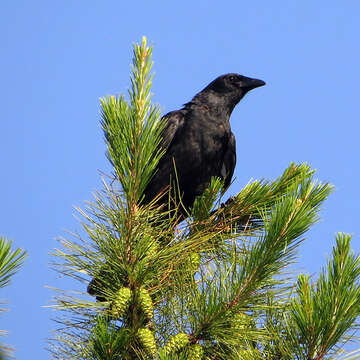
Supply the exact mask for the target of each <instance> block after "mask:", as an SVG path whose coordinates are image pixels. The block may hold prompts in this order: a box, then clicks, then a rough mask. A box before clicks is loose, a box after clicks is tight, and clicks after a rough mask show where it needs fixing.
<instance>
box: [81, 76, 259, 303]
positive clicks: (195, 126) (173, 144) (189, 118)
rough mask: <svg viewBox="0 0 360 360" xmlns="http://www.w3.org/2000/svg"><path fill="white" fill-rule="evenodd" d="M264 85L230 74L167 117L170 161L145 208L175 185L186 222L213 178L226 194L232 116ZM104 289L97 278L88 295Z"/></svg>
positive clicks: (164, 200) (164, 162)
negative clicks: (241, 102)
mask: <svg viewBox="0 0 360 360" xmlns="http://www.w3.org/2000/svg"><path fill="white" fill-rule="evenodd" d="M263 85H265V82H264V81H262V80H258V79H252V78H249V77H245V76H242V75H239V74H234V73H231V74H225V75H222V76H219V77H218V78H216V79H215V80H214V81H212V82H211V83H210V84H209V85H208V86H206V87H205V88H204V89H203V90H202V91H200V92H199V93H198V94H196V95H195V96H194V97H193V99H192V100H191V101H190V102H188V103H186V104H184V106H183V108H182V109H180V110H176V111H172V112H169V113H168V114H166V115H165V116H164V117H163V118H162V119H161V121H165V124H164V131H163V134H162V141H161V143H160V147H161V149H163V150H164V155H163V156H162V157H161V159H160V161H159V163H158V165H157V170H156V171H155V173H154V175H153V177H152V178H151V180H150V181H149V183H148V185H147V186H146V188H145V190H144V193H143V196H142V199H141V204H142V205H146V204H149V203H150V202H151V201H154V199H156V198H157V197H158V195H159V194H161V193H162V192H164V191H166V189H168V187H169V185H171V186H172V187H173V188H176V189H177V193H178V194H179V195H180V196H181V202H180V204H181V206H180V209H179V211H180V220H181V219H185V218H186V217H188V214H189V211H191V208H192V206H193V204H194V201H195V198H196V197H197V196H199V195H201V194H202V193H203V192H204V191H205V189H206V187H207V186H208V184H209V183H210V181H211V178H212V177H218V178H220V179H222V180H223V184H224V190H226V189H227V188H228V187H229V185H230V183H231V179H232V176H233V173H234V169H235V164H236V148H235V136H234V134H233V133H232V132H231V128H230V115H231V113H232V111H233V110H234V108H235V106H236V105H237V104H238V102H239V101H240V100H241V99H242V98H243V97H244V96H245V94H246V93H247V92H249V91H250V90H252V89H255V88H257V87H259V86H263ZM168 203H169V199H168V197H167V196H162V197H160V198H159V199H158V200H156V201H155V204H156V206H159V207H160V206H164V207H166V206H167V205H168ZM165 210H166V209H165ZM170 210H171V209H170ZM100 277H101V276H100ZM99 286H100V284H99V280H98V278H94V279H93V280H92V281H91V282H90V283H89V286H88V289H87V290H88V293H89V294H90V295H95V296H96V288H98V287H99ZM97 300H98V301H105V298H104V297H102V296H97Z"/></svg>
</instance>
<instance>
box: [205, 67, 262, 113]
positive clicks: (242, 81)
mask: <svg viewBox="0 0 360 360" xmlns="http://www.w3.org/2000/svg"><path fill="white" fill-rule="evenodd" d="M264 85H265V82H264V81H262V80H259V79H252V78H249V77H246V76H243V75H239V74H235V73H231V74H225V75H221V76H219V77H218V78H216V79H215V80H214V81H212V82H211V83H210V84H209V85H208V86H206V87H205V88H204V89H203V90H202V91H201V92H200V93H199V95H200V94H204V95H205V94H207V95H208V97H209V98H210V99H211V101H216V99H217V100H219V101H220V102H221V101H222V100H223V101H226V103H227V104H228V105H229V106H230V108H231V110H230V111H232V109H233V108H234V107H235V105H236V104H237V103H238V102H239V101H240V100H241V99H242V98H243V97H244V95H245V94H246V93H247V92H249V91H250V90H252V89H255V88H257V87H260V86H264Z"/></svg>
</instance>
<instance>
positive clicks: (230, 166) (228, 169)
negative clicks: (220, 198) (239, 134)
mask: <svg viewBox="0 0 360 360" xmlns="http://www.w3.org/2000/svg"><path fill="white" fill-rule="evenodd" d="M235 165H236V143H235V136H234V134H233V133H231V135H230V138H229V143H228V146H227V149H226V152H225V154H224V162H223V166H222V170H221V175H222V176H223V178H224V190H226V189H227V188H228V187H229V186H230V184H231V179H232V176H233V174H234V170H235Z"/></svg>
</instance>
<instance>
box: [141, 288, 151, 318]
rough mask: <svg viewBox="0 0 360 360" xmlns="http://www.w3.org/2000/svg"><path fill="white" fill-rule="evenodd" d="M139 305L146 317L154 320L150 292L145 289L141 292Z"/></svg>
mask: <svg viewBox="0 0 360 360" xmlns="http://www.w3.org/2000/svg"><path fill="white" fill-rule="evenodd" d="M139 303H140V306H141V309H142V311H143V312H144V314H145V315H146V317H147V318H148V319H152V317H153V316H154V305H153V302H152V299H151V296H150V294H149V292H148V291H147V290H146V289H145V288H144V287H142V288H140V291H139Z"/></svg>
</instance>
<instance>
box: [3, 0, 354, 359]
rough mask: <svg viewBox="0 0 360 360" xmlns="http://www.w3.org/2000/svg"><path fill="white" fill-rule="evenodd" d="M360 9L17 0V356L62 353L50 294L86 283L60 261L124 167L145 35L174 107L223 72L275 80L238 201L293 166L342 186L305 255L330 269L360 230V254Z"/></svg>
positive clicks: (243, 131) (12, 129) (11, 195)
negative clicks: (116, 97)
mask: <svg viewBox="0 0 360 360" xmlns="http://www.w3.org/2000/svg"><path fill="white" fill-rule="evenodd" d="M131 4H134V5H131ZM359 13H360V3H359V1H355V0H353V1H351V0H344V1H338V0H326V1H325V0H318V1H313V0H305V1H280V0H277V1H268V0H262V1H246V2H244V1H238V0H236V1H235V0H230V1H222V2H217V1H199V0H198V1H186V0H185V1H180V2H173V1H154V2H151V1H137V2H130V1H126V2H125V1H82V0H79V1H37V0H33V1H9V0H8V1H6V0H3V1H2V2H1V5H0V14H1V23H0V44H1V45H0V46H1V52H0V54H1V55H0V81H1V86H0V108H1V121H0V136H1V142H0V163H1V169H2V174H1V177H0V198H1V207H0V234H2V235H5V236H7V237H9V238H12V239H13V240H14V244H15V246H17V247H22V248H25V249H27V250H28V252H29V257H28V259H27V260H26V264H25V266H24V267H23V268H22V269H21V271H20V272H19V273H18V275H17V276H16V277H15V278H14V280H13V283H12V284H11V286H9V287H8V288H4V289H2V290H1V294H0V298H1V299H6V300H7V301H8V302H9V306H8V307H9V309H10V312H8V313H6V314H1V321H0V324H1V325H0V328H1V329H8V330H9V331H10V335H9V336H8V337H7V338H6V339H4V341H6V342H7V343H9V344H11V345H13V346H14V347H15V348H16V349H17V354H16V356H17V359H19V360H28V359H37V360H43V359H48V358H49V357H50V356H49V354H48V353H47V352H46V350H45V349H44V348H45V346H46V338H48V337H50V336H51V333H50V330H51V329H54V328H55V327H56V324H55V323H53V322H52V320H51V318H53V317H54V316H55V314H54V313H53V312H52V311H51V310H49V309H47V308H43V306H44V305H49V304H50V303H51V296H52V292H51V291H50V290H48V289H47V288H45V286H47V285H49V286H55V287H61V288H67V289H71V288H73V287H74V284H73V283H72V282H71V281H68V280H64V279H58V278H57V274H56V273H55V272H54V271H52V270H50V266H49V263H50V262H51V261H52V259H51V256H50V255H49V253H50V252H51V251H52V249H53V248H54V247H56V246H57V243H56V241H55V238H56V237H57V236H59V235H64V230H66V229H68V230H76V229H79V225H78V223H77V221H76V220H75V218H74V216H73V214H74V210H73V206H74V205H77V206H82V205H83V204H84V201H85V200H87V199H91V197H92V195H91V194H92V192H94V191H95V190H96V189H99V188H101V183H100V176H99V173H98V170H105V171H107V170H109V165H108V163H107V160H106V158H105V155H104V152H105V146H104V142H103V137H102V132H101V129H100V126H99V97H101V96H104V95H106V94H118V93H120V92H125V91H126V89H127V87H128V85H129V70H130V68H129V65H130V62H131V55H132V54H131V51H132V44H133V43H134V42H135V41H140V40H141V36H142V35H146V36H147V37H148V39H149V40H150V41H151V42H152V43H153V45H154V61H155V65H154V70H155V72H156V76H155V80H154V85H153V93H154V101H155V102H157V103H159V104H160V105H161V107H162V109H163V111H164V112H167V111H170V110H174V109H177V108H179V107H180V106H181V105H182V104H183V103H184V102H186V101H188V100H190V98H191V97H192V96H193V95H194V94H195V93H196V92H197V91H199V90H200V89H202V88H203V87H204V86H205V85H206V84H207V83H208V82H210V81H211V80H213V79H214V78H215V77H216V76H218V75H220V74H223V73H227V72H238V73H241V74H244V75H248V76H253V77H258V78H261V79H263V80H265V81H266V82H267V86H265V87H263V88H260V89H256V90H255V91H253V92H252V93H250V94H248V96H247V97H246V98H245V99H244V100H243V101H242V102H241V103H240V105H239V106H238V107H237V108H236V110H235V111H234V113H233V115H232V119H231V121H232V128H233V132H234V133H235V135H236V138H237V152H238V163H237V167H236V171H235V175H236V180H235V182H234V184H233V185H232V187H231V189H230V190H229V195H231V194H235V193H236V192H238V191H239V190H240V189H241V187H242V186H243V185H244V184H246V183H247V182H248V181H249V179H251V178H256V179H257V178H262V177H265V178H275V177H277V176H279V175H280V174H281V173H282V171H283V170H284V169H285V168H286V167H287V166H288V164H289V163H290V162H291V161H295V162H308V163H309V164H311V165H312V166H313V167H314V168H316V169H318V173H317V177H318V178H319V179H320V180H322V181H330V182H331V183H333V184H334V185H335V186H336V192H335V193H334V194H333V195H332V196H331V197H330V198H329V200H328V201H327V202H326V203H325V206H324V209H323V211H322V221H321V222H320V223H319V224H318V225H316V226H315V227H314V229H313V230H312V231H311V232H309V233H308V239H307V241H306V242H305V243H304V244H303V246H302V247H301V249H300V253H299V256H300V258H299V268H301V269H302V271H307V272H309V273H311V274H315V275H316V273H317V271H318V270H319V269H320V267H321V266H322V265H324V263H325V260H326V256H327V255H328V254H330V252H331V248H332V245H333V244H334V234H335V233H336V232H338V231H344V232H349V233H353V234H354V238H353V247H354V249H355V250H356V251H360V245H359V237H360V230H359V227H358V226H359V223H360V211H359V178H360V162H359V132H360V126H359V121H360V111H359V93H360V72H359V64H360V42H359V34H360V31H359V26H360V25H359V24H360V23H359ZM76 286H78V285H77V284H76Z"/></svg>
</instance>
